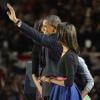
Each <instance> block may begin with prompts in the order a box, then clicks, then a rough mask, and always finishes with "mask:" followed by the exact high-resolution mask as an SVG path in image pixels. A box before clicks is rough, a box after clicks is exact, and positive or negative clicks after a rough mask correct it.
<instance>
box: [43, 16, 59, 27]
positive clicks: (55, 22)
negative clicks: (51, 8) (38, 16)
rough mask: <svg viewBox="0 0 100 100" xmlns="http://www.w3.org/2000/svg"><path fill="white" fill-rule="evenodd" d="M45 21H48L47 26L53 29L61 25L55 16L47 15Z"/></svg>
mask: <svg viewBox="0 0 100 100" xmlns="http://www.w3.org/2000/svg"><path fill="white" fill-rule="evenodd" d="M45 19H46V20H48V22H49V24H51V25H53V26H54V27H57V26H58V24H60V23H61V19H60V18H59V17H58V16H56V15H49V16H47V17H46V18H45Z"/></svg>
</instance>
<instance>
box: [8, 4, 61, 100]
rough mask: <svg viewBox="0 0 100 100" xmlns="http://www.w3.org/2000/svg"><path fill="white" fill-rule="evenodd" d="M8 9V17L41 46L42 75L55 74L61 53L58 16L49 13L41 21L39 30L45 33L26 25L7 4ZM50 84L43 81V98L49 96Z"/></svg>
mask: <svg viewBox="0 0 100 100" xmlns="http://www.w3.org/2000/svg"><path fill="white" fill-rule="evenodd" d="M8 8H9V11H8V12H7V14H8V16H9V18H10V19H11V20H12V21H13V22H14V23H15V24H16V25H17V26H18V27H19V28H20V29H21V30H22V31H24V33H25V35H27V36H29V37H30V38H32V39H33V40H35V41H36V42H37V43H38V44H39V45H41V46H42V51H41V52H42V56H40V58H41V60H42V58H44V59H45V66H44V69H43V72H42V76H56V74H57V73H56V65H57V63H58V61H59V59H60V56H61V53H62V45H61V44H60V43H59V42H58V36H57V26H58V24H59V23H61V20H60V19H59V17H58V16H55V15H51V16H49V17H47V18H45V20H44V21H43V27H42V28H41V30H43V31H44V33H45V34H41V33H40V32H38V31H36V30H35V29H34V28H32V27H30V26H28V25H26V24H25V23H23V22H22V21H21V20H19V19H18V18H16V15H15V11H14V9H13V8H12V7H11V6H10V5H8ZM51 89H52V86H51V85H50V84H48V83H46V82H44V83H43V93H42V94H43V97H44V99H45V100H47V99H48V98H49V95H50V91H51Z"/></svg>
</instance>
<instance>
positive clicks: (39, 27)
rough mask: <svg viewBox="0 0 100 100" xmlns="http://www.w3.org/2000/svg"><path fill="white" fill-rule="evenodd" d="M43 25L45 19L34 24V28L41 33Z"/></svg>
mask: <svg viewBox="0 0 100 100" xmlns="http://www.w3.org/2000/svg"><path fill="white" fill-rule="evenodd" d="M42 24H43V19H40V20H37V21H36V22H35V23H34V28H35V29H36V30H37V31H39V32H41V27H42Z"/></svg>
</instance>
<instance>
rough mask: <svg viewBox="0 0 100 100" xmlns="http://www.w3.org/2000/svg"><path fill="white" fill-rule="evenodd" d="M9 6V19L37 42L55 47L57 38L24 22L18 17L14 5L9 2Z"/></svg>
mask: <svg viewBox="0 0 100 100" xmlns="http://www.w3.org/2000/svg"><path fill="white" fill-rule="evenodd" d="M7 7H8V9H9V11H8V12H7V14H8V16H9V19H10V20H11V21H13V22H14V23H15V24H16V25H17V26H18V27H19V28H20V29H21V30H22V31H24V34H25V35H27V36H28V37H30V38H31V39H33V40H35V41H36V42H37V43H40V44H41V45H44V46H48V47H52V48H53V47H54V45H55V44H56V39H53V38H51V37H48V36H46V35H44V34H41V33H40V32H38V31H37V30H35V29H34V28H33V27H30V26H29V25H27V24H25V23H23V22H22V21H21V20H19V19H18V18H17V17H16V14H15V10H14V9H13V7H12V6H11V5H10V4H7Z"/></svg>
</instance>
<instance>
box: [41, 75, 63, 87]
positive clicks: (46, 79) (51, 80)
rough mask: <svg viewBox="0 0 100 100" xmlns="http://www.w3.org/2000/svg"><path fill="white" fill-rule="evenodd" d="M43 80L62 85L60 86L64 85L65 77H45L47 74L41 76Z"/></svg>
mask: <svg viewBox="0 0 100 100" xmlns="http://www.w3.org/2000/svg"><path fill="white" fill-rule="evenodd" d="M41 80H42V81H43V82H48V83H53V84H57V85H60V86H64V80H65V79H60V80H59V79H57V78H53V77H52V78H50V77H45V76H42V77H41Z"/></svg>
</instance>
